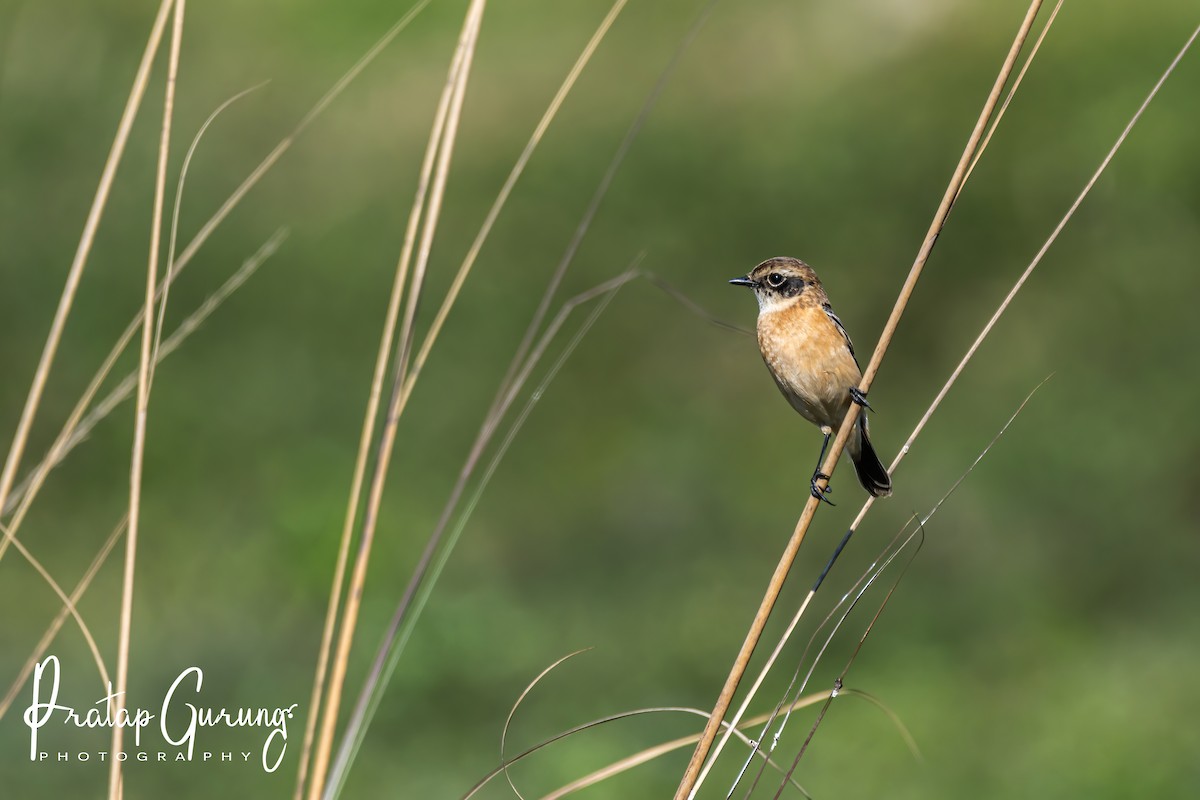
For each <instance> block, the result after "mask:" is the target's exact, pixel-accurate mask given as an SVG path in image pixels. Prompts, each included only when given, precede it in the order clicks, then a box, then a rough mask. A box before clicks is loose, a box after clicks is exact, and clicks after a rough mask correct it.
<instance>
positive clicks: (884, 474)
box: [850, 413, 892, 497]
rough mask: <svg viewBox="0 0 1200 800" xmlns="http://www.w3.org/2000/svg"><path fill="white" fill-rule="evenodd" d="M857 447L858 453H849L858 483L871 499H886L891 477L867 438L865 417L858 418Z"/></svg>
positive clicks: (890, 491) (890, 490) (889, 490)
mask: <svg viewBox="0 0 1200 800" xmlns="http://www.w3.org/2000/svg"><path fill="white" fill-rule="evenodd" d="M858 430H859V434H860V436H859V445H858V452H857V453H853V452H852V453H851V454H850V458H851V460H852V461H853V462H854V471H855V472H856V473H858V482H859V483H861V484H862V487H863V488H864V489H866V490H867V494H869V495H871V496H872V497H887V496H888V495H890V494H891V493H892V476H891V475H888V471H887V467H885V466H884V465H883V462H882V461H880V460H879V456H878V455H876V454H875V448H874V447H872V446H871V440H870V439H869V438H867V415H866V414H865V413H864V414H862V415H860V416H859V418H858Z"/></svg>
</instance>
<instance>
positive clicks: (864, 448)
mask: <svg viewBox="0 0 1200 800" xmlns="http://www.w3.org/2000/svg"><path fill="white" fill-rule="evenodd" d="M729 282H730V283H732V284H734V285H736V286H747V287H749V288H751V289H753V290H754V296H755V298H756V299H757V300H758V326H757V327H758V346H759V349H760V350H761V351H762V357H763V361H765V362H766V363H767V368H768V369H769V370H770V372H771V377H772V378H774V379H775V384H776V385H777V386H778V387H779V391H781V392H782V393H783V396H784V397H785V398H786V399H787V401H788V402H789V403H790V404H791V405H792V408H794V409H795V410H796V411H798V412H799V413H800V416H802V417H804V418H805V419H806V420H808V421H809V422H811V423H813V424H814V425H816V426H817V427H818V428H820V429H821V433H823V434H824V435H825V442H824V444H822V445H821V454H820V455H819V456H818V457H817V468H816V470H815V471H814V472H813V476H812V480H811V481H810V488H811V491H812V495H813V497H816V498H817V499H819V500H824V501H825V502H827V503H830V505H833V503H832V502H830V500H829V498H828V497H826V496H825V494H826V493H827V492H829V491H831V489H830V488H829V486H828V485H826V486H825V487H824V488H823V489H822V488H820V487H818V486H817V481H818V480H825V481H828V480H829V476H828V475H826V474H824V473H823V472H821V462H822V461H823V460H824V458H825V451H826V449H827V448H828V447H829V437H830V436H831V435H832V433H833V432H834V431H835V430H837V429H838V428H840V427H841V424H842V420H844V419H845V418H846V413H847V412H848V411H849V410H850V404H851V403H858V404H859V405H861V406H863V412H862V413H861V414H860V415H859V417H858V421H857V424H856V426H855V430H854V431H853V433H851V434H850V439H849V441H848V442H847V444H846V450H847V451H848V452H849V453H850V460H851V461H852V462H853V463H854V471H855V472H856V473H857V475H858V482H859V483H861V484H862V486H863V488H864V489H866V490H867V493H868V494H870V495H871V496H872V497H887V496H888V495H890V494H891V493H892V479H891V476H890V475H888V471H887V467H885V466H884V465H883V462H881V461H880V460H879V456H878V455H877V454H876V453H875V448H874V447H872V446H871V439H870V437H869V436H868V435H867V413H866V409H868V408H870V406H869V405H868V404H867V399H866V396H865V395H863V393H862V392H861V390H859V388H858V385H859V383H861V382H862V370H861V369H860V367H859V365H858V359H857V358H855V356H854V344H853V343H852V342H851V341H850V335H849V334H848V333H846V327H845V326H844V325H842V321H841V320H840V319H838V316H837V314H835V313H833V307H832V306H831V305H830V304H829V296H828V295H827V294H825V289H824V288H823V287H822V286H821V280H820V279H819V278H818V277H817V274H816V273H815V272H814V271H813V269H812V267H810V266H809V265H808V264H805V263H804V262H803V261H801V260H800V259H798V258H789V257H786V256H783V257H777V258H769V259H767V260H766V261H764V262H762V263H761V264H759V265H758V266H756V267H755V268H754V269H752V270H750V272H749V273H748V274H747V275H745V276H743V277H739V278H733V279H731V280H730V281H729ZM872 410H873V409H872Z"/></svg>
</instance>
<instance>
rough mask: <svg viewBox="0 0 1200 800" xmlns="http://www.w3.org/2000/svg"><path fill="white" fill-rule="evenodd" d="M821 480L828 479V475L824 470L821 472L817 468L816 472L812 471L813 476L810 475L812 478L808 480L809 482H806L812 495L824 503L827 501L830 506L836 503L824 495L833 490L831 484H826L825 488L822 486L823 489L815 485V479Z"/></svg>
mask: <svg viewBox="0 0 1200 800" xmlns="http://www.w3.org/2000/svg"><path fill="white" fill-rule="evenodd" d="M821 480H823V481H828V480H829V476H828V475H826V474H825V473H824V472H821V471H820V470H818V471H817V472H814V473H813V476H812V480H811V481H809V484H808V487H809V491H811V492H812V496H813V497H815V498H817V499H818V500H822V501H824V502H826V503H829V505H831V506H835V505H837V503H835V502H833V501H832V500H830V499H829V498H828V497H826V496H825V495H827V494H829V493H830V492H832V491H833V487H832V486H830V485H829V484H826V485H825V488H823V489H822V488H821V487H820V486H817V481H821Z"/></svg>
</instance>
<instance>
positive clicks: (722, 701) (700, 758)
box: [675, 0, 1042, 800]
mask: <svg viewBox="0 0 1200 800" xmlns="http://www.w3.org/2000/svg"><path fill="white" fill-rule="evenodd" d="M1041 5H1042V4H1041V0H1033V2H1032V3H1030V5H1029V9H1028V10H1027V11H1026V14H1025V18H1024V20H1023V21H1022V23H1021V26H1020V27H1019V29H1018V30H1017V34H1016V36H1014V37H1013V41H1012V45H1011V46H1010V47H1009V51H1008V54H1007V56H1006V57H1005V59H1004V63H1003V64H1002V65H1001V67H1000V70H999V72H998V73H997V75H996V80H995V82H994V83H993V85H992V89H991V91H990V92H989V93H988V96H987V99H986V101H985V102H984V104H983V110H982V111H981V112H980V114H979V117H978V119H977V120H976V122H975V125H974V127H973V129H972V131H971V135H970V136H969V137H968V139H967V144H966V147H965V148H964V149H963V153H962V156H961V157H960V158H959V160H958V165H957V166H956V167H955V169H954V174H953V175H952V176H951V178H950V182H949V184H948V185H947V187H946V191H945V194H944V195H943V196H942V201H941V203H940V204H939V206H938V209H937V212H936V213H935V214H934V217H933V221H932V222H931V223H930V226H929V230H928V232H927V233H926V234H925V239H924V241H923V242H922V244H921V248H920V250H919V251H918V253H917V257H916V260H915V261H914V262H913V265H912V268H911V269H910V270H909V273H908V276H907V278H905V281H904V284H903V286H902V287H901V288H900V293H899V296H898V297H897V298H896V303H895V305H894V306H893V308H892V312H891V314H890V315H889V316H888V320H887V322H886V323H885V325H884V328H883V332H882V333H881V334H880V337H879V342H878V343H877V344H876V346H875V351H874V353H872V355H871V360H870V361H869V362H868V364H867V368H866V369H865V370H864V371H863V377H862V381H861V382H860V384H859V386H858V388H859V390H860V391H861V392H862V393H863V394H864V395H866V394H867V393H868V392H869V391H870V388H871V382H872V381H873V380H874V379H875V374H876V373H877V372H878V371H879V366H880V364H881V363H882V362H883V356H884V354H885V353H886V352H887V349H888V346H889V345H890V344H891V341H892V337H893V336H894V335H895V332H896V328H897V326H898V325H899V324H900V318H901V317H902V316H903V315H904V310H905V309H906V308H907V306H908V301H909V299H910V298H911V297H912V293H913V291H914V290H915V288H916V284H917V281H918V280H919V279H920V277H921V273H922V271H923V270H924V268H925V264H926V262H927V261H928V260H929V255H930V253H932V251H933V246H934V245H935V244H936V243H937V239H938V236H939V234H940V233H941V231H942V228H943V227H944V226H945V224H946V220H947V218H948V217H949V215H950V210H951V208H952V207H953V206H954V201H955V199H956V198H957V197H958V194H959V192H960V191H961V190H962V186H963V183H964V182H965V180H966V177H967V171H968V168H969V167H970V164H971V162H972V160H973V159H974V157H975V153H976V152H977V150H978V148H979V143H980V141H981V140H982V138H983V135H984V132H985V129H986V127H987V124H988V120H990V119H991V118H992V115H993V113H994V111H995V109H996V106H997V104H998V103H999V101H1000V95H1001V93H1002V92H1003V90H1004V85H1005V84H1006V83H1007V82H1008V79H1009V77H1010V75H1011V74H1012V70H1013V68H1014V66H1015V65H1016V61H1017V57H1018V56H1019V55H1020V53H1021V50H1022V48H1023V46H1024V44H1025V40H1026V38H1027V37H1028V35H1029V32H1030V30H1032V28H1033V23H1034V20H1035V19H1036V17H1037V14H1038V10H1039V9H1040V8H1041ZM859 412H860V409H859V407H858V404H857V403H851V404H850V408H849V410H848V412H847V414H846V418H845V419H844V420H843V421H842V425H841V428H839V429H838V433H837V436H836V438H835V439H834V440H833V442H832V443H831V444H830V446H829V451H828V454H827V455H826V458H825V463H824V464H822V465H821V468H820V472H821V473H822V474H823V475H825V476H832V475H833V471H834V469H835V467H836V466H837V462H838V459H839V458H840V457H841V454H842V450H843V449H844V448H845V446H846V442H847V441H848V440H849V438H850V432H851V431H852V430H854V426H855V424H856V423H857V421H858V415H859ZM829 480H830V478H829V477H826V478H824V479H822V481H823V482H822V481H818V482H817V484H816V487H815V491H814V492H813V495H814V496H813V497H810V498H809V501H808V502H807V503H806V504H805V506H804V511H803V512H802V514H801V515H800V519H799V520H798V521H797V523H796V528H795V530H794V531H793V533H792V536H791V538H790V539H789V541H788V544H787V546H786V548H785V549H784V552H783V555H782V556H781V557H780V560H779V564H778V565H777V566H776V568H775V572H774V573H773V574H772V576H771V580H770V583H769V584H768V586H767V590H766V593H765V595H764V597H763V601H762V603H761V604H760V606H759V609H758V612H757V613H756V614H755V616H754V620H753V622H752V623H751V625H750V629H749V630H748V631H747V633H746V638H745V640H744V642H743V643H742V647H741V649H740V650H739V651H738V654H737V657H736V659H735V660H734V664H733V667H732V668H731V669H730V671H729V676H728V677H727V678H726V680H725V685H724V686H723V687H722V688H721V692H720V694H719V695H718V697H717V702H716V704H715V706H714V707H713V711H712V714H711V716H710V717H709V721H708V724H706V725H705V729H704V733H703V735H702V736H701V739H700V742H699V743H698V744H697V745H696V750H695V752H693V753H692V757H691V759H690V761H689V762H688V765H687V768H686V769H685V770H684V774H683V777H682V779H681V780H680V782H679V788H678V789H677V790H676V792H675V800H684V798H691V797H694V796H695V788H696V786H697V779H698V778H699V776H700V771H701V769H702V768H703V766H704V763H705V760H706V759H707V757H708V754H709V750H710V749H711V748H712V744H713V740H714V739H715V738H716V736H717V732H718V728H719V726H720V723H721V720H722V719H724V717H725V713H726V712H727V711H728V709H729V705H730V704H731V703H732V702H733V697H734V694H735V693H736V692H737V688H738V685H739V684H740V683H741V680H742V676H743V675H744V674H745V672H746V669H747V667H748V666H749V664H750V657H751V656H752V655H753V653H754V649H755V647H756V646H757V645H758V641H759V639H760V638H761V637H762V632H763V628H765V627H766V624H767V619H768V618H769V617H770V615H771V610H772V609H773V608H774V606H775V602H776V600H777V599H778V597H779V593H780V592H781V591H782V590H783V585H784V583H785V581H786V580H787V576H788V573H789V572H790V571H791V568H792V564H793V562H794V561H795V559H796V554H797V553H798V552H799V551H800V545H801V544H802V543H803V541H804V537H805V534H806V533H807V532H808V528H809V526H810V525H811V524H812V520H813V517H814V516H815V514H816V512H817V506H818V505H819V504H820V500H819V498H818V497H817V495H819V494H820V490H821V489H823V488H824V487H825V486H828V484H829Z"/></svg>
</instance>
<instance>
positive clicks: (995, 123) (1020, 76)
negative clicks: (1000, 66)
mask: <svg viewBox="0 0 1200 800" xmlns="http://www.w3.org/2000/svg"><path fill="white" fill-rule="evenodd" d="M1062 4H1063V0H1058V2H1057V3H1055V4H1054V8H1053V9H1052V10H1051V11H1050V16H1048V17H1047V18H1046V24H1045V25H1043V26H1042V30H1041V32H1040V33H1038V37H1037V39H1035V40H1034V42H1033V47H1030V48H1029V55H1027V56H1026V57H1025V62H1024V63H1023V64H1021V69H1020V71H1018V72H1017V77H1015V78H1013V82H1012V86H1010V87H1008V94H1006V95H1005V96H1004V102H1003V103H1001V104H1000V109H999V110H998V111H997V112H996V115H995V116H994V117H993V118H992V123H991V125H989V126H988V131H987V134H986V135H985V136H984V137H983V141H982V142H980V144H979V149H978V150H976V151H975V157H974V158H973V159H971V166H969V167H967V175H966V177H965V178H963V183H964V184H966V182H967V180H969V179H970V177H971V173H972V172H974V171H975V166H976V165H977V164H978V163H979V159H981V158H983V154H984V151H986V150H987V147H988V145H989V144H991V141H992V134H994V133H995V132H996V129H997V128H998V127H1000V120H1002V119H1004V112H1005V111H1008V104H1009V103H1011V102H1012V99H1013V98H1014V97H1016V96H1017V89H1019V88H1021V82H1022V81H1023V80H1025V73H1026V72H1028V71H1029V67H1030V66H1031V65H1032V64H1033V59H1034V58H1036V57H1037V54H1038V51H1039V50H1041V49H1042V42H1043V41H1045V39H1046V34H1048V33H1050V28H1051V26H1053V25H1054V20H1056V19H1058V12H1059V9H1061V8H1062Z"/></svg>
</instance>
